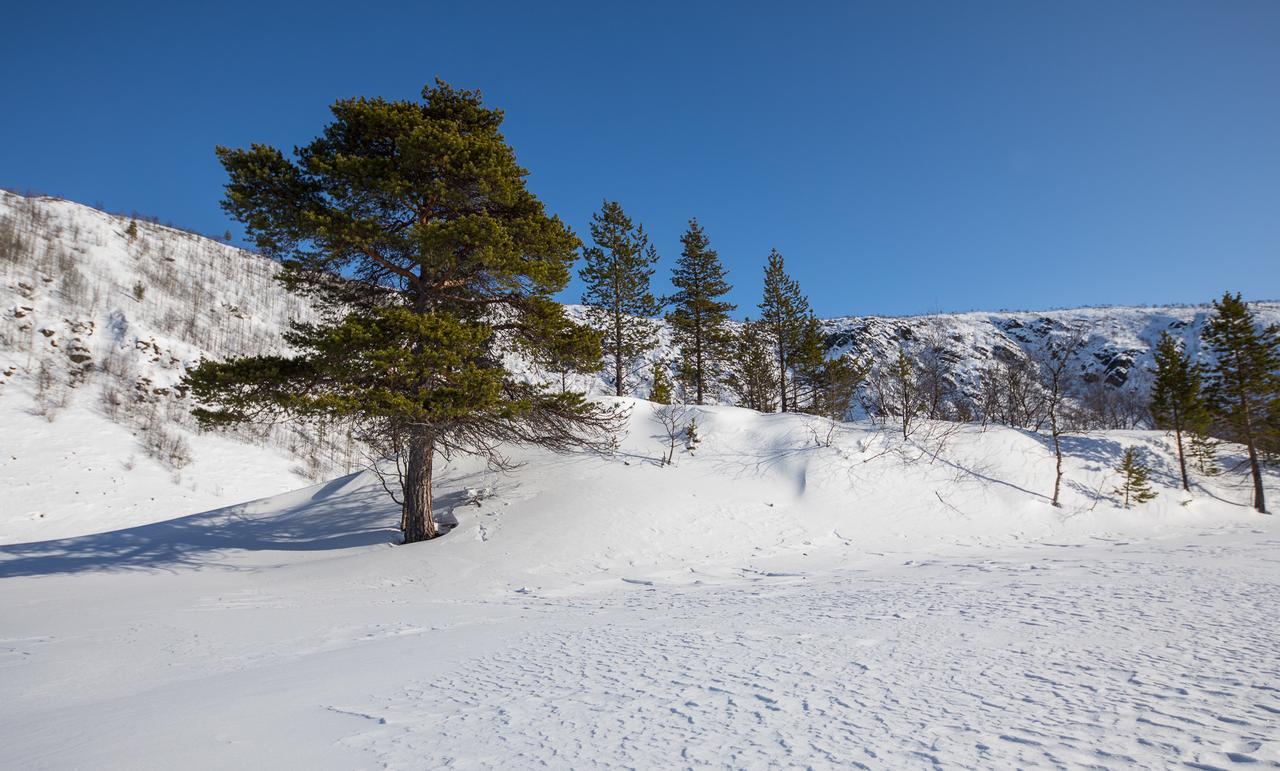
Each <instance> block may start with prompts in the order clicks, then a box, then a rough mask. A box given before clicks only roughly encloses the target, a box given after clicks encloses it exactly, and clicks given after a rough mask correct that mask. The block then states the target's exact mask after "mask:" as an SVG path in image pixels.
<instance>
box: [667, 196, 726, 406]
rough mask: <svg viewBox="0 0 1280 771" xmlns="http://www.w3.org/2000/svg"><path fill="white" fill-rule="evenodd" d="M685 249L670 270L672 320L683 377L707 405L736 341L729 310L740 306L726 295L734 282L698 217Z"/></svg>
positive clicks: (684, 239) (682, 239)
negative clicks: (729, 323) (728, 350)
mask: <svg viewBox="0 0 1280 771" xmlns="http://www.w3.org/2000/svg"><path fill="white" fill-rule="evenodd" d="M680 243H681V244H682V245H683V249H682V251H681V253H680V259H679V260H678V261H677V262H676V267H675V270H673V271H672V274H671V283H672V285H673V286H675V288H676V293H675V294H674V295H672V296H671V297H670V298H668V300H667V301H668V302H669V303H670V304H671V305H672V306H673V307H672V310H671V311H670V312H669V313H668V314H667V322H668V323H669V324H670V325H671V331H672V333H673V335H674V337H675V340H676V343H677V344H678V345H679V346H680V350H681V355H682V359H681V362H680V374H681V380H682V381H684V382H685V384H686V386H687V387H689V388H690V389H691V390H692V391H693V393H694V401H695V403H696V404H702V403H703V402H704V399H705V397H706V395H707V393H708V392H709V391H710V390H711V389H712V388H713V387H714V386H715V385H716V384H717V383H718V382H719V381H720V380H721V378H722V377H723V369H724V359H725V356H726V354H727V349H728V346H729V343H730V340H731V335H730V333H729V331H728V326H727V325H728V322H729V312H730V311H732V310H733V309H734V308H736V307H737V306H736V305H734V304H733V303H730V302H726V301H724V300H723V299H721V298H723V297H724V296H725V295H726V294H728V293H729V290H731V289H732V288H733V287H732V286H730V284H729V282H728V281H727V280H726V278H725V276H726V273H725V269H724V265H723V264H721V262H720V256H719V255H718V254H717V253H716V251H715V250H714V249H712V248H711V241H710V239H708V238H707V234H706V232H705V231H703V229H702V226H701V225H699V224H698V221H697V220H696V219H690V220H689V229H688V230H686V231H685V233H684V235H682V236H681V237H680Z"/></svg>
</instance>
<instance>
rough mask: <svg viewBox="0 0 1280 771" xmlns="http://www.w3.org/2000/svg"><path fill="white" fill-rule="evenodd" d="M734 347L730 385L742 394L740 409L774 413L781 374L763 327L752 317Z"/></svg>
mask: <svg viewBox="0 0 1280 771" xmlns="http://www.w3.org/2000/svg"><path fill="white" fill-rule="evenodd" d="M731 346H732V347H731V350H732V355H731V356H730V363H729V376H728V383H729V386H730V387H731V388H732V389H733V390H734V391H736V392H737V394H738V406H740V407H747V408H748V409H753V410H756V411H758V412H773V411H774V409H776V408H777V401H775V397H776V396H777V394H778V373H777V370H775V369H774V366H773V357H772V354H771V348H772V344H771V343H770V341H769V338H768V335H767V334H766V333H765V331H764V328H763V325H762V324H761V323H760V322H758V321H752V320H751V319H750V318H748V319H747V320H746V321H744V322H743V324H742V327H741V328H740V329H739V330H738V333H737V334H736V335H734V336H733V341H732V344H731Z"/></svg>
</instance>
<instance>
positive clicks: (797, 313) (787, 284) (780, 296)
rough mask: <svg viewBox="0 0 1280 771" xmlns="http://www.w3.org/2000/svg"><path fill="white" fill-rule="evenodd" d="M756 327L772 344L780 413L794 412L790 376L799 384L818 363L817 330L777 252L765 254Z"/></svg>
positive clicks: (819, 340) (794, 386) (819, 341)
mask: <svg viewBox="0 0 1280 771" xmlns="http://www.w3.org/2000/svg"><path fill="white" fill-rule="evenodd" d="M760 324H761V328H762V329H763V330H764V332H765V334H766V335H768V337H769V339H770V341H771V342H772V344H773V354H774V368H775V371H776V372H777V379H778V397H779V404H780V406H781V409H782V411H783V412H787V411H789V410H791V409H796V408H798V406H799V405H797V404H796V403H795V401H796V399H795V398H794V397H795V395H794V393H793V394H791V395H789V394H788V390H789V388H790V389H791V390H792V391H795V390H798V384H796V383H793V382H792V381H791V380H790V376H791V375H792V374H794V373H797V372H798V373H800V374H801V379H802V380H803V379H804V376H806V375H808V374H810V373H811V372H812V371H813V368H814V367H816V366H817V365H818V364H819V363H820V362H821V355H822V353H821V348H822V338H821V329H820V327H819V326H818V322H817V319H816V318H815V317H814V315H813V311H812V310H811V309H810V307H809V300H808V298H806V297H805V296H804V294H803V293H802V292H801V291H800V284H799V283H797V282H796V280H795V279H793V278H792V277H791V276H789V275H787V271H786V265H785V264H784V263H783V260H782V255H781V254H779V253H778V250H777V249H773V250H772V251H770V252H769V259H768V263H767V264H766V265H765V269H764V298H763V299H762V300H761V302H760Z"/></svg>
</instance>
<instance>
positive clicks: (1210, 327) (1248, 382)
mask: <svg viewBox="0 0 1280 771" xmlns="http://www.w3.org/2000/svg"><path fill="white" fill-rule="evenodd" d="M1213 307H1214V310H1215V311H1216V313H1215V315H1214V316H1213V317H1212V318H1210V319H1209V321H1208V323H1206V324H1205V328H1204V340H1205V342H1206V343H1207V344H1208V346H1209V349H1210V350H1211V351H1213V353H1214V355H1215V357H1216V361H1215V362H1214V364H1213V366H1212V367H1211V368H1210V370H1209V379H1208V384H1207V388H1206V393H1207V395H1208V400H1209V404H1210V405H1211V408H1212V410H1213V412H1214V413H1215V417H1217V418H1218V420H1219V422H1221V423H1222V424H1223V425H1224V426H1225V427H1226V428H1227V430H1228V431H1229V434H1230V435H1229V437H1228V438H1229V439H1231V440H1233V441H1238V442H1240V443H1241V444H1243V445H1245V447H1246V448H1247V450H1248V453H1249V472H1250V474H1251V475H1252V477H1253V508H1254V509H1256V510H1257V511H1258V512H1260V513H1263V514H1265V513H1266V511H1267V503H1266V497H1265V494H1264V493H1263V488H1262V468H1261V464H1260V463H1259V459H1258V455H1259V452H1260V451H1265V450H1266V449H1267V447H1268V446H1271V443H1272V442H1274V441H1275V440H1276V436H1275V433H1274V432H1275V431H1276V429H1277V425H1276V424H1277V423H1280V414H1278V413H1280V328H1277V327H1276V326H1275V325H1271V326H1268V327H1266V328H1262V327H1260V326H1259V325H1258V323H1257V321H1256V320H1255V319H1254V317H1253V312H1252V311H1250V310H1249V306H1248V305H1247V304H1246V303H1245V302H1244V300H1242V299H1241V298H1240V294H1239V293H1237V294H1235V295H1234V296H1233V295H1232V294H1231V293H1230V292H1227V293H1224V294H1223V295H1222V299H1221V300H1216V301H1214V303H1213Z"/></svg>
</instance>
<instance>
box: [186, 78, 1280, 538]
mask: <svg viewBox="0 0 1280 771" xmlns="http://www.w3.org/2000/svg"><path fill="white" fill-rule="evenodd" d="M331 113H332V119H331V121H330V122H329V123H328V124H327V125H326V126H325V127H324V128H323V131H322V133H321V134H320V136H318V137H317V138H315V139H314V140H312V141H311V142H310V143H308V144H305V145H302V146H299V147H296V148H295V149H294V150H293V152H292V154H291V155H286V154H285V153H283V152H282V151H280V150H278V149H276V148H274V147H270V146H266V145H256V144H255V145H251V146H250V147H249V148H247V149H244V148H241V149H232V148H226V147H219V148H218V150H217V154H218V157H219V160H220V161H221V163H222V165H223V166H224V168H225V169H226V171H227V173H228V176H229V182H228V184H227V186H226V196H225V199H224V201H223V207H224V209H225V210H226V211H227V212H228V213H229V214H231V215H232V216H233V217H235V218H236V219H237V220H239V221H240V222H241V223H243V225H244V227H245V231H246V234H247V235H248V237H250V238H251V239H253V241H254V243H255V244H256V245H257V247H258V249H259V250H261V251H262V252H263V253H264V254H266V255H268V256H270V257H272V258H274V259H276V260H278V261H279V262H280V264H281V265H282V270H281V272H280V275H279V278H280V280H281V281H282V282H283V284H284V286H285V287H286V288H287V289H288V290H291V291H294V292H297V293H299V294H302V295H305V296H307V297H308V298H309V299H310V300H311V302H312V304H313V305H314V306H315V307H316V308H317V309H318V311H319V312H318V317H317V318H316V319H315V320H312V321H307V322H297V323H294V324H293V325H292V327H291V329H290V331H289V332H288V334H287V335H286V342H287V343H288V345H289V347H290V349H291V352H290V353H287V354H272V355H259V356H246V357H239V358H233V359H230V360H227V361H218V362H203V363H202V364H201V365H200V366H198V367H196V368H194V369H193V370H191V371H190V372H189V373H188V374H187V376H186V378H185V381H184V387H185V388H187V389H189V391H190V393H191V394H192V395H193V397H194V398H195V399H196V400H197V402H198V403H199V404H200V406H199V407H198V408H197V409H196V410H195V411H194V413H195V415H196V417H197V418H198V419H199V421H200V422H201V424H202V425H204V426H227V425H233V424H241V423H253V422H263V421H271V420H274V419H277V418H278V417H281V416H290V417H292V418H293V419H295V420H298V421H301V422H304V423H306V422H314V423H317V424H321V425H324V424H330V423H335V422H341V423H343V424H344V425H349V426H351V427H352V429H351V430H352V431H353V434H354V435H355V436H356V437H357V438H358V439H360V440H361V441H362V442H363V443H364V444H365V445H366V446H368V447H369V448H370V449H371V451H372V458H375V459H376V458H390V459H393V460H394V468H393V469H392V470H391V471H390V472H384V470H383V468H384V467H382V466H379V465H378V464H377V463H373V464H372V467H373V468H374V469H375V470H376V471H378V472H379V474H380V475H382V478H383V483H384V486H385V487H386V489H387V492H388V493H389V494H390V495H391V496H392V497H393V498H394V499H395V500H396V501H397V502H398V503H399V504H400V506H401V510H402V517H401V529H402V531H403V533H404V539H405V541H406V542H414V541H421V540H427V539H430V538H433V537H435V536H436V535H437V534H438V531H437V529H436V524H435V521H434V517H433V513H432V498H431V491H432V476H433V468H434V465H433V464H434V461H435V459H436V458H437V456H439V457H443V458H449V457H451V456H452V455H454V454H459V453H460V454H470V455H479V456H481V457H483V458H485V459H486V460H487V461H488V462H489V463H490V464H492V465H494V466H496V467H499V468H502V467H506V466H508V465H509V463H508V461H507V459H506V457H505V455H504V453H503V447H505V446H506V445H508V444H509V443H525V444H533V445H538V446H541V447H545V448H548V449H551V450H554V451H567V450H571V449H591V450H598V451H602V452H607V451H609V450H610V449H611V448H612V447H613V443H614V441H615V440H614V435H615V432H616V430H617V429H618V428H619V427H620V426H621V421H622V419H623V417H624V416H623V415H622V414H621V412H620V411H619V409H618V408H617V407H616V406H613V405H610V404H608V403H603V402H600V401H598V400H594V401H593V400H590V399H588V398H587V396H586V394H582V393H575V392H573V391H571V390H570V389H568V388H565V387H564V385H565V383H566V382H567V378H568V376H569V375H573V374H579V375H595V374H597V373H598V372H599V369H600V362H601V359H602V357H603V359H604V360H605V361H606V362H608V367H607V372H608V373H609V377H610V379H611V381H612V382H611V384H612V386H613V388H614V392H615V393H616V394H617V395H624V394H626V393H628V391H629V389H630V388H631V386H632V385H633V380H634V376H635V374H636V372H635V364H636V361H637V360H638V359H639V358H640V357H641V356H642V355H643V354H644V353H646V352H647V351H649V350H651V349H652V348H653V346H654V345H655V344H656V339H655V336H656V334H657V326H656V324H655V322H654V317H655V316H657V315H658V313H660V312H661V311H662V309H663V308H668V309H669V310H668V312H667V314H666V319H667V322H668V324H669V326H670V329H671V332H672V334H673V336H674V338H675V342H676V344H677V350H678V351H679V360H678V361H677V362H674V363H673V364H674V368H675V374H676V380H677V381H678V385H679V388H680V390H681V392H682V393H683V399H684V400H685V401H691V402H693V403H695V404H703V403H705V402H706V401H708V400H718V399H719V398H720V396H721V394H722V392H723V391H722V389H727V390H728V391H730V392H732V393H733V394H736V396H737V399H738V401H739V403H740V404H742V405H743V406H746V407H750V408H752V409H756V410H761V411H773V410H781V411H783V412H791V411H800V412H809V413H816V414H821V415H825V416H827V417H829V418H832V419H834V420H842V419H844V418H845V417H847V412H848V410H849V408H850V405H851V403H852V402H853V400H854V398H855V395H856V394H858V393H859V392H861V393H863V394H864V395H868V396H866V398H867V400H868V402H867V405H866V406H868V408H869V409H868V411H869V412H871V413H872V414H876V415H879V416H880V417H882V418H883V419H886V420H887V419H888V418H889V417H891V416H892V417H893V418H894V419H895V421H898V422H900V427H901V431H902V434H903V436H904V438H907V437H910V436H911V434H912V431H913V426H915V425H917V424H918V422H919V421H920V420H921V419H925V418H946V419H950V420H984V421H986V420H999V421H1002V422H1008V423H1009V424H1010V425H1020V426H1023V427H1028V428H1034V429H1036V430H1040V429H1041V428H1042V427H1048V429H1049V431H1050V435H1051V437H1052V440H1053V444H1054V448H1055V451H1056V452H1057V455H1058V457H1059V480H1058V481H1060V479H1061V473H1060V468H1061V446H1060V443H1059V438H1060V437H1061V435H1062V433H1063V432H1065V431H1069V430H1071V429H1072V428H1073V425H1074V424H1073V421H1074V420H1076V419H1077V416H1076V411H1077V408H1078V405H1079V404H1081V403H1087V400H1082V399H1080V398H1078V397H1079V396H1080V394H1077V393H1076V390H1077V389H1076V381H1077V375H1078V373H1076V372H1074V371H1073V369H1072V367H1071V363H1070V362H1071V361H1072V355H1073V354H1074V352H1075V351H1076V350H1077V349H1078V346H1079V340H1078V337H1073V336H1060V339H1056V340H1054V341H1052V342H1051V343H1050V344H1049V345H1047V346H1046V347H1045V351H1044V354H1043V356H1042V357H1041V358H1040V359H1038V360H1035V361H1031V362H1023V361H1021V360H1014V361H1009V362H1005V363H1002V364H1000V365H998V366H995V367H994V368H993V369H992V371H991V372H990V373H984V377H983V389H982V394H983V395H982V398H981V399H979V400H978V402H977V403H972V400H967V399H962V398H959V397H957V395H956V393H955V390H956V389H954V382H953V380H952V379H950V378H949V376H948V369H947V368H948V366H949V363H948V361H947V358H946V356H945V355H944V354H945V351H943V350H942V349H941V348H938V349H937V350H936V351H934V352H933V353H929V352H928V351H927V350H926V352H925V354H924V355H918V356H917V355H909V354H908V353H907V351H906V350H905V349H904V350H903V351H902V353H901V354H900V355H899V356H898V357H897V359H896V360H895V361H893V362H890V363H888V364H882V365H880V366H876V367H873V366H872V365H871V363H870V362H869V361H863V360H858V359H855V358H851V357H847V356H841V357H835V358H830V359H828V358H826V356H825V355H824V348H825V346H824V340H823V335H822V329H821V326H820V324H819V322H818V320H817V318H816V316H815V315H814V312H813V310H812V308H811V306H810V305H809V302H808V299H807V298H806V297H805V295H804V294H803V292H802V291H801V289H800V286H799V284H798V282H797V281H796V280H795V279H794V278H793V277H792V276H791V275H789V274H788V272H787V269H786V265H785V263H784V260H783V257H782V255H781V254H779V253H778V252H777V251H776V250H774V251H772V252H771V253H770V254H769V255H768V258H767V261H766V265H765V269H764V275H763V288H762V293H761V299H760V302H759V305H758V315H757V316H756V317H755V318H754V319H753V318H747V319H746V320H745V321H744V322H742V323H741V324H739V325H733V324H731V323H730V319H729V314H730V313H731V312H732V311H734V310H736V308H735V306H734V305H733V304H732V303H729V302H728V301H727V300H726V299H725V297H726V296H727V294H728V292H729V291H730V289H731V287H730V284H729V283H728V281H727V277H726V271H725V270H724V266H723V265H722V263H721V262H720V259H719V256H718V254H717V253H716V251H715V250H714V249H712V248H711V244H710V239H709V237H708V235H707V234H706V232H705V231H704V230H703V229H702V227H701V226H700V225H699V224H698V222H697V221H696V220H690V222H689V225H688V229H687V230H686V232H685V233H684V235H683V236H682V238H681V245H682V250H681V254H680V257H679V259H678V261H677V263H676V265H675V269H674V272H673V275H672V285H673V286H674V287H675V290H676V291H675V293H674V294H673V295H672V296H671V297H666V298H658V297H657V296H655V295H654V293H653V291H652V288H651V279H652V276H653V273H654V271H655V265H656V263H657V260H658V256H657V252H656V249H655V247H654V246H653V245H652V244H651V243H650V241H649V238H648V236H647V234H646V233H645V231H644V229H643V227H642V226H641V225H639V224H637V223H634V222H633V221H632V220H631V219H630V218H629V217H628V216H627V215H626V213H625V212H624V211H623V209H622V207H621V206H620V205H619V204H618V203H616V202H610V201H606V202H605V204H604V205H603V207H602V208H601V210H600V212H598V213H597V214H595V215H594V216H593V217H592V220H591V224H590V228H589V230H590V237H591V244H589V245H587V244H583V243H582V242H581V241H580V240H579V239H578V237H577V236H576V235H575V234H574V233H573V232H572V231H571V230H570V229H569V228H568V227H567V226H566V225H565V224H564V223H563V222H562V221H561V220H560V219H559V218H558V217H557V216H555V215H553V214H550V213H548V212H547V211H546V209H545V207H544V206H543V204H542V202H541V201H539V200H538V199H537V197H536V196H534V195H533V194H532V193H531V192H530V191H529V190H528V189H527V187H526V184H525V181H526V177H527V174H528V172H527V171H526V170H525V169H523V168H522V167H521V166H520V165H519V164H518V163H517V161H516V157H515V153H514V151H513V150H512V148H511V147H510V145H509V144H507V142H506V140H505V138H504V137H503V135H502V133H501V131H500V127H501V124H502V121H503V114H502V112H501V111H500V110H496V109H492V108H489V107H486V106H485V105H484V104H483V101H482V99H481V96H480V94H479V92H477V91H468V90H461V89H455V88H453V87H452V86H450V85H448V84H447V83H444V82H442V81H436V82H435V84H433V85H428V86H427V87H425V88H424V89H423V92H422V99H421V100H420V101H419V100H414V101H387V100H383V99H376V98H375V99H365V98H356V99H344V100H340V101H338V102H336V103H335V104H334V105H333V106H332V108H331ZM579 257H581V258H582V259H583V263H584V265H583V267H582V269H581V274H580V275H581V278H582V279H583V282H584V285H585V291H584V294H583V301H584V303H585V304H586V305H587V307H588V314H587V321H588V323H587V324H585V325H582V324H578V323H575V322H574V321H573V320H572V319H570V318H569V317H568V315H567V314H566V313H565V310H564V307H563V306H562V305H560V304H559V303H558V302H556V301H555V299H554V296H555V295H556V294H557V293H558V292H560V291H562V290H563V289H564V288H565V287H566V285H567V284H568V282H569V278H570V275H571V270H572V267H573V265H574V263H575V262H576V261H577V260H578V259H579ZM1217 307H1218V319H1217V320H1215V321H1214V322H1212V323H1211V324H1210V325H1209V327H1208V328H1207V329H1206V338H1207V340H1208V342H1209V344H1210V345H1211V346H1213V348H1214V350H1215V352H1216V353H1217V358H1216V363H1215V365H1214V366H1215V368H1214V369H1212V370H1205V371H1202V370H1201V369H1200V368H1197V367H1193V366H1192V365H1189V364H1188V365H1186V367H1187V368H1186V371H1185V372H1184V373H1183V375H1179V376H1177V377H1175V376H1174V375H1169V376H1168V377H1167V380H1168V382H1167V383H1165V384H1164V385H1160V388H1164V389H1166V390H1167V389H1172V391H1171V393H1175V394H1176V396H1169V397H1168V399H1167V400H1165V401H1161V406H1160V407H1159V408H1158V409H1153V411H1152V412H1153V414H1158V415H1159V416H1160V417H1159V420H1160V424H1161V425H1173V426H1176V427H1177V428H1176V429H1175V430H1176V431H1177V432H1179V434H1178V435H1179V436H1180V437H1181V436H1182V435H1184V434H1185V435H1186V436H1187V437H1188V442H1189V446H1190V447H1192V448H1194V447H1195V446H1196V445H1195V441H1196V438H1197V437H1201V436H1205V437H1207V436H1211V435H1212V436H1224V437H1225V438H1231V439H1238V440H1240V441H1243V442H1244V443H1245V444H1246V445H1247V446H1248V448H1249V453H1250V458H1251V460H1252V463H1253V466H1252V469H1253V474H1254V478H1255V482H1256V484H1255V491H1256V494H1255V505H1256V506H1257V507H1258V508H1259V510H1262V509H1263V507H1264V504H1263V500H1262V487H1261V481H1260V477H1259V473H1260V472H1259V470H1258V463H1259V460H1258V458H1259V457H1260V455H1265V454H1266V453H1269V452H1275V449H1276V448H1275V441H1276V435H1277V433H1280V432H1277V431H1276V423H1277V416H1278V415H1280V408H1278V407H1277V393H1280V391H1278V389H1277V381H1276V369H1277V367H1276V362H1277V352H1276V351H1277V344H1276V338H1277V334H1276V331H1275V330H1274V329H1267V330H1260V329H1259V328H1258V326H1257V324H1256V323H1254V320H1253V319H1252V317H1251V316H1250V315H1249V311H1248V308H1247V306H1246V305H1245V304H1244V303H1243V302H1242V301H1241V300H1240V298H1239V296H1238V295H1237V296H1235V297H1234V298H1233V297H1231V296H1230V295H1228V296H1225V297H1224V298H1223V300H1222V302H1221V303H1219V304H1217ZM509 353H516V354H519V355H521V356H523V357H525V358H526V359H527V360H531V361H535V362H539V363H541V364H542V365H543V366H544V367H545V368H546V369H548V370H550V371H554V372H559V373H560V374H561V388H560V389H559V390H558V391H557V390H554V389H552V388H550V387H548V386H546V385H543V384H541V383H537V382H530V380H529V379H528V378H525V377H522V376H519V375H518V374H517V373H514V372H512V371H511V370H510V369H509V368H508V366H507V365H506V363H505V357H506V355H507V354H509ZM1169 355H1171V354H1168V353H1166V354H1161V356H1162V357H1164V358H1162V359H1161V361H1162V362H1165V363H1164V364H1163V365H1161V366H1165V367H1166V368H1167V367H1173V370H1171V371H1181V370H1178V367H1182V366H1183V365H1182V364H1180V363H1177V362H1175V363H1174V364H1169V363H1168V361H1166V359H1167V358H1168V356H1169ZM1180 355H1181V354H1180ZM1178 361H1181V360H1178ZM657 374H658V373H655V380H654V390H655V391H664V393H657V394H653V393H651V394H650V396H656V397H658V398H659V399H660V400H668V401H669V400H672V399H674V398H675V395H674V393H673V388H672V384H670V383H666V382H665V380H661V379H659V378H658V377H656V375H657ZM664 376H665V373H664ZM1179 377H1182V378H1183V379H1182V380H1179V379H1178V378H1179ZM1202 381H1203V382H1202ZM1163 382H1164V381H1161V380H1160V376H1159V373H1157V384H1161V383H1163ZM1193 386H1194V388H1193ZM1193 391H1194V394H1193V393H1192V392H1193ZM1159 393H1160V394H1162V395H1163V394H1165V391H1159ZM1162 398H1164V397H1163V396H1162ZM1202 413H1203V415H1207V416H1208V417H1207V418H1204V417H1201V415H1202ZM1206 421H1207V422H1206ZM686 442H687V443H688V444H690V445H692V444H695V443H696V435H695V434H694V433H693V432H692V431H691V432H690V434H689V436H687V437H686ZM1179 447H1180V448H1181V439H1179ZM1180 454H1181V450H1180ZM1056 487H1057V485H1055V495H1054V499H1055V502H1056V499H1057V492H1056Z"/></svg>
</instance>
